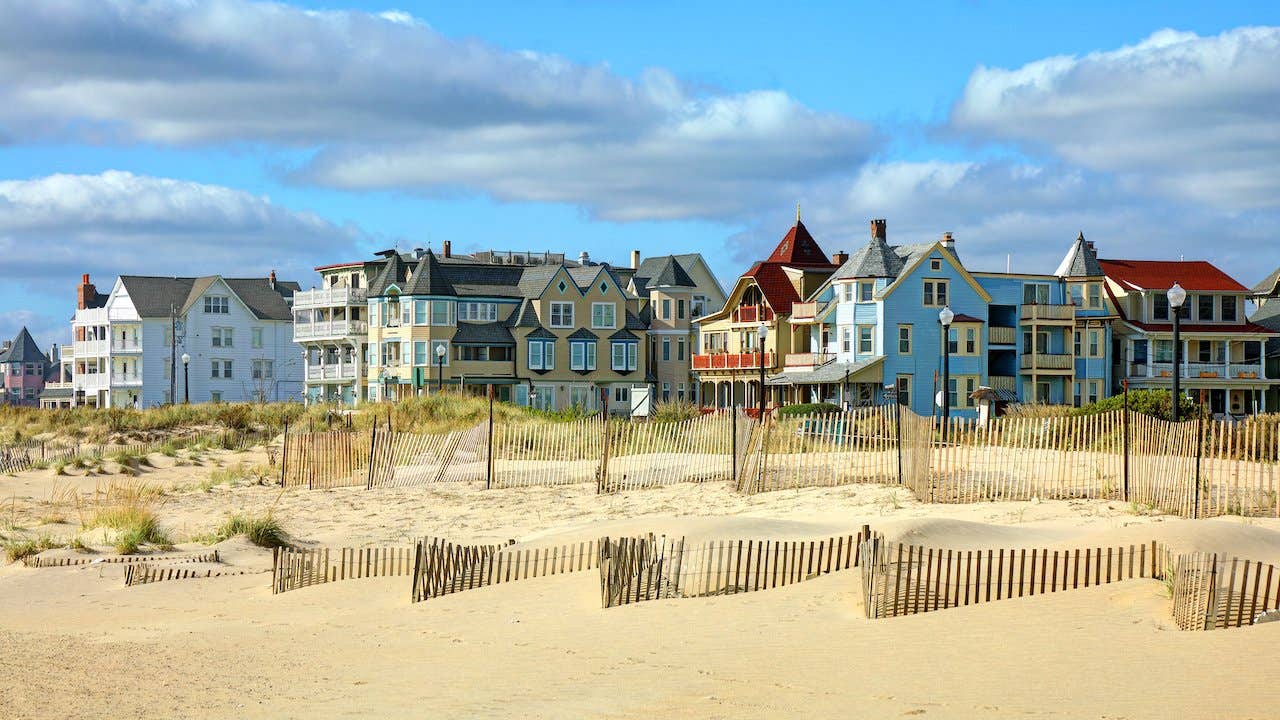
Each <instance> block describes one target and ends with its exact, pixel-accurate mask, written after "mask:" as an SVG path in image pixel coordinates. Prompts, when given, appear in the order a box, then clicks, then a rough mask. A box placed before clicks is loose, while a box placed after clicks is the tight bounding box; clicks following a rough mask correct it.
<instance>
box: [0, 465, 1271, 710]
mask: <svg viewBox="0 0 1280 720" xmlns="http://www.w3.org/2000/svg"><path fill="white" fill-rule="evenodd" d="M263 461H265V455H260V454H257V453H247V454H238V455H235V454H230V453H221V452H219V453H211V454H210V455H209V464H206V465H205V466H200V467H190V466H172V465H170V466H167V467H159V468H157V469H149V470H145V471H144V472H143V474H142V476H141V479H145V480H147V481H148V482H152V483H156V484H158V485H162V486H164V487H167V488H170V491H169V492H168V493H167V494H166V496H165V497H164V499H163V503H162V504H161V505H160V506H159V508H158V513H159V515H160V518H161V521H162V523H163V524H164V526H165V527H166V529H168V530H169V532H170V534H171V535H172V536H174V538H175V540H177V541H178V542H179V543H180V544H179V547H178V549H177V551H176V552H178V553H183V552H187V553H190V552H196V551H205V550H207V549H208V548H207V547H206V546H204V545H201V544H198V543H183V542H182V541H183V540H185V539H187V538H189V537H191V536H193V535H200V534H203V533H208V532H210V531H211V530H212V529H213V528H214V527H216V526H217V525H218V524H219V523H220V522H221V521H222V520H223V519H224V518H225V517H226V516H227V515H229V514H230V513H233V512H241V511H248V512H261V511H263V510H265V509H267V508H269V507H270V508H274V511H275V513H276V515H277V517H278V518H279V520H280V521H281V523H282V525H283V526H284V527H285V528H286V529H287V530H288V531H289V532H290V533H291V534H292V536H293V537H294V539H295V540H296V541H297V542H298V543H300V544H303V545H317V546H318V545H329V546H340V545H345V546H386V545H408V544H410V543H411V541H412V540H413V539H414V538H417V537H420V536H422V535H427V534H430V535H437V536H443V537H448V538H450V539H454V540H459V541H465V542H493V541H503V540H506V539H516V540H518V541H521V542H527V543H531V544H544V543H545V544H553V543H561V542H571V541H576V540H580V539H594V538H598V537H600V536H601V535H619V534H629V533H648V532H657V533H668V534H684V535H686V536H688V537H689V538H690V539H691V540H692V539H761V538H784V539H802V538H818V537H828V536H831V535H835V534H847V533H850V532H856V531H857V529H858V528H860V527H861V526H862V525H863V524H869V525H871V526H872V527H873V528H874V529H876V530H878V531H881V532H884V533H885V534H886V535H887V536H888V537H889V539H890V540H899V539H901V540H906V541H909V542H913V543H918V544H929V545H932V546H938V547H948V548H957V549H964V548H984V549H985V548H992V547H1006V548H1009V547H1055V548H1056V547H1061V548H1071V547H1085V546H1098V545H1105V544H1118V543H1124V544H1128V543H1140V542H1149V541H1151V540H1159V541H1161V542H1165V543H1168V544H1169V545H1170V546H1171V547H1172V548H1173V549H1174V550H1175V551H1189V550H1211V551H1217V552H1220V553H1224V554H1226V555H1239V556H1240V557H1242V558H1249V559H1253V560H1261V561H1265V562H1272V563H1280V521H1277V520H1275V519H1249V520H1244V519H1240V518H1221V519H1215V520H1202V521H1191V520H1182V519H1178V518H1172V517H1167V516H1162V515H1150V514H1138V513H1135V512H1134V508H1132V507H1130V506H1129V505H1128V504H1126V503H1122V502H1118V501H1114V502H1103V501H1046V502H1037V503H1027V502H1020V503H975V504H970V505H937V504H935V505H929V504H922V503H919V502H917V501H916V500H915V499H914V498H912V497H911V495H910V493H908V492H907V491H906V490H903V489H901V488H894V487H889V486H877V485H865V486H847V487H836V488H810V489H801V490H786V491H780V492H773V493H763V494H759V495H752V496H744V495H738V494H736V493H735V492H733V491H732V490H731V489H730V488H729V487H728V486H727V485H726V484H724V483H714V484H706V485H696V484H685V485H676V486H670V487H665V488H655V489H648V490H636V491H630V492H624V493H619V494H617V495H606V496H597V495H596V494H595V487H594V485H591V484H578V485H563V486H555V487H529V488H517V489H506V490H492V491H485V490H484V489H483V488H482V487H481V486H478V485H476V484H470V485H466V484H450V483H442V484H438V485H435V486H429V487H417V488H386V489H374V490H364V489H358V488H342V489H336V490H326V491H306V490H290V491H288V492H285V493H281V491H280V489H279V488H278V487H274V488H273V487H270V486H264V485H256V484H250V483H244V482H241V483H236V484H233V485H220V486H215V487H212V488H210V490H209V491H208V492H205V491H204V490H203V489H202V488H201V487H200V486H201V481H202V480H204V479H205V478H207V477H208V475H209V473H210V472H211V471H212V470H213V468H214V464H213V463H217V462H220V463H222V464H224V465H231V464H234V463H237V462H245V463H246V464H247V465H252V464H256V463H259V462H263ZM156 464H157V465H162V466H163V465H166V463H165V462H164V461H163V460H162V459H160V458H157V460H156ZM103 481H105V478H92V477H91V478H70V479H68V478H61V477H54V476H53V475H52V474H51V473H49V472H48V471H38V472H30V473H23V474H21V475H19V476H17V477H4V478H0V503H7V505H8V508H0V514H3V513H4V512H9V513H13V514H14V515H15V516H17V517H18V523H17V524H19V525H21V526H22V527H24V530H23V533H24V534H28V535H30V534H34V533H38V532H46V533H50V534H55V535H56V534H58V533H63V534H67V533H74V532H75V527H74V526H73V525H72V524H71V522H74V517H71V518H67V519H68V521H69V522H67V523H62V524H59V525H52V526H38V525H35V524H33V523H34V522H35V520H34V518H37V517H39V516H40V515H41V514H42V513H45V512H47V510H48V507H47V503H46V501H47V499H48V497H49V494H50V491H51V487H52V486H53V485H54V484H55V483H60V484H63V485H74V486H75V487H77V488H80V489H82V490H92V489H93V488H94V486H95V485H96V484H97V483H99V482H103ZM0 532H3V531H0ZM6 534H12V532H10V533H6ZM215 547H217V548H218V549H219V550H220V553H221V554H222V555H223V557H224V561H225V563H226V564H227V565H228V566H229V567H236V568H245V569H256V570H259V571H260V570H262V569H264V568H266V567H269V551H266V550H263V549H261V548H255V547H253V546H251V545H248V544H247V543H246V542H244V540H243V539H240V538H237V539H232V540H229V541H226V542H224V543H221V544H220V545H218V546H215ZM51 552H57V553H63V554H67V553H69V552H70V551H51ZM122 577H123V570H122V569H121V568H119V567H106V566H105V565H102V564H99V565H81V566H74V567H55V568H39V569H36V568H28V567H23V566H22V565H21V563H17V564H12V565H8V566H5V567H0V717H4V718H27V717H30V718H46V717H48V718H52V717H59V718H65V717H141V716H148V717H175V718H186V717H191V718H223V717H286V718H295V717H296V718H319V717H323V718H330V717H449V718H452V717H498V718H507V717H519V718H542V717H547V718H579V717H594V718H655V717H658V718H755V717H762V718H763V717H770V718H772V717H798V718H827V717H831V718H845V717H866V718H899V717H926V718H969V717H993V718H1003V717H1052V718H1075V717H1082V718H1156V717H1159V718H1170V717H1178V718H1200V717H1203V718H1224V717H1229V718H1246V717H1253V718H1265V717H1276V716H1280V684H1278V683H1277V682H1276V681H1275V677H1276V675H1277V673H1280V655H1278V654H1277V653H1276V652H1275V651H1274V648H1275V647H1276V645H1277V643H1280V623H1272V624H1268V625H1261V626H1257V627H1250V628H1241V629H1236V630H1222V631H1214V632H1198V633H1193V632H1180V631H1178V630H1177V629H1176V628H1175V627H1174V626H1173V622H1172V619H1171V616H1170V603H1169V600H1168V598H1167V596H1166V594H1165V588H1164V586H1163V584H1161V583H1159V582H1156V581H1151V580H1134V581H1126V582H1123V583H1118V584H1113V585H1104V586H1100V587H1094V588H1090V589H1086V590H1078V591H1073V592H1069V593H1059V594H1051V595H1044V596H1036V597H1028V598H1019V599H1016V600H1010V601H1004V602H993V603H990V604H984V605H977V606H972V607H966V608H957V609H952V610H946V611H942V612H936V613H928V614H923V615H916V616H911V617H903V618H893V619H886V620H867V619H865V617H864V616H863V612H862V607H861V600H860V598H859V594H860V583H859V571H858V570H850V571H842V572H840V573H836V574H833V575H830V576H825V577H821V578H818V579H816V580H812V581H809V582H802V583H798V584H795V585H790V586H787V587H783V588H778V589H774V590H769V591H764V592H757V593H747V594H742V595H735V596H725V597H711V598H697V599H683V600H663V601H655V602H648V603H640V604H637V605H629V606H624V607H620V608H612V609H609V610H603V609H601V607H600V596H599V581H598V575H597V574H596V573H595V572H584V573H575V574H568V575H562V576H552V577H546V578H536V579H531V580H524V581H520V582H514V583H510V584H502V585H497V586H494V587H488V588H482V589H477V590H471V591H467V592H462V593H457V594H454V595H449V596H445V597H442V598H436V599H432V600H429V601H427V602H424V603H419V604H414V605H411V604H410V603H409V581H408V579H407V578H403V577H400V578H380V579H370V580H356V581H348V582H340V583H333V584H328V585H320V586H315V587H310V588H305V589H302V590H296V591H292V592H288V593H284V594H281V595H276V596H273V595H272V594H271V588H270V581H269V578H270V576H269V575H267V574H250V575H239V576H232V577H218V578H210V579H199V580H181V581H170V582H161V583H155V584H149V585H142V586H136V587H131V588H126V587H124V585H123V582H122Z"/></svg>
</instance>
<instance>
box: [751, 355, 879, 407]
mask: <svg viewBox="0 0 1280 720" xmlns="http://www.w3.org/2000/svg"><path fill="white" fill-rule="evenodd" d="M883 364H884V357H876V358H871V359H870V360H864V361H862V362H856V363H853V362H834V361H833V362H828V363H826V364H825V365H820V366H818V367H815V368H813V369H787V370H786V371H784V372H780V373H778V374H777V375H774V376H772V377H770V378H768V379H767V380H766V381H765V386H766V388H767V390H768V391H769V394H770V395H771V397H772V398H773V399H774V400H775V401H776V402H777V403H779V404H781V405H795V404H804V403H824V402H825V403H831V404H833V405H839V406H840V407H842V408H851V407H868V406H871V405H875V404H876V403H877V399H878V398H879V397H880V395H881V392H882V390H883V388H884V368H883Z"/></svg>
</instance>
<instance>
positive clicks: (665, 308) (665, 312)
mask: <svg viewBox="0 0 1280 720" xmlns="http://www.w3.org/2000/svg"><path fill="white" fill-rule="evenodd" d="M662 317H663V318H664V319H666V320H670V319H671V300H670V299H668V298H662Z"/></svg>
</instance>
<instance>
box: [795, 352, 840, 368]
mask: <svg viewBox="0 0 1280 720" xmlns="http://www.w3.org/2000/svg"><path fill="white" fill-rule="evenodd" d="M835 359H836V356H835V354H834V353H826V352H816V353H813V352H807V353H787V358H786V365H787V367H818V366H820V365H826V364H827V363H829V362H831V361H832V360H835Z"/></svg>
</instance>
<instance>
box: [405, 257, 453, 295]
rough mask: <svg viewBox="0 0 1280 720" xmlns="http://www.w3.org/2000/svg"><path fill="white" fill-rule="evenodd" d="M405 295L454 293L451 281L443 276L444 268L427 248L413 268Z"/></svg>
mask: <svg viewBox="0 0 1280 720" xmlns="http://www.w3.org/2000/svg"><path fill="white" fill-rule="evenodd" d="M402 290H403V292H404V294H405V295H456V294H457V293H456V292H455V291H454V289H453V283H451V282H449V278H447V277H445V271H444V268H443V267H442V266H441V265H440V263H439V262H437V261H436V256H435V253H433V252H431V251H430V250H428V251H427V252H426V254H425V255H423V256H422V259H421V260H419V261H418V266H417V267H416V268H414V270H413V272H412V274H411V277H410V280H409V283H408V287H405V288H402Z"/></svg>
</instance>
